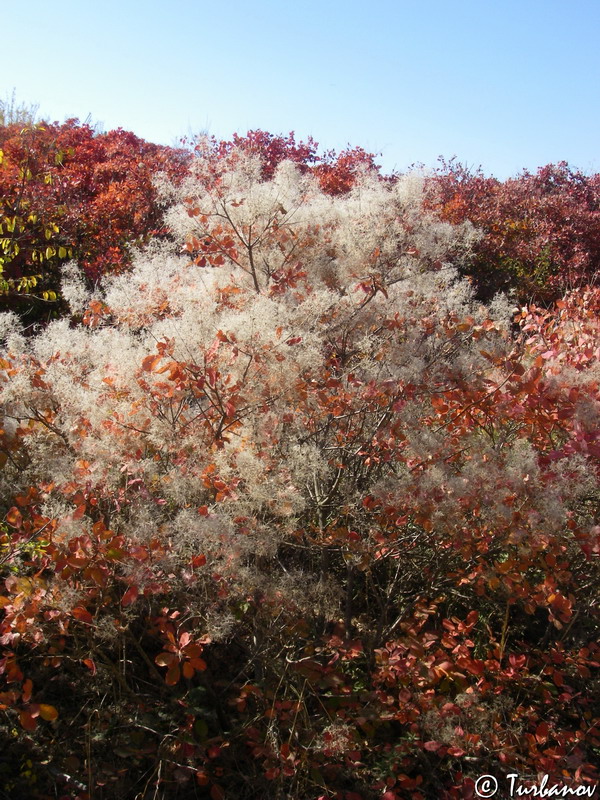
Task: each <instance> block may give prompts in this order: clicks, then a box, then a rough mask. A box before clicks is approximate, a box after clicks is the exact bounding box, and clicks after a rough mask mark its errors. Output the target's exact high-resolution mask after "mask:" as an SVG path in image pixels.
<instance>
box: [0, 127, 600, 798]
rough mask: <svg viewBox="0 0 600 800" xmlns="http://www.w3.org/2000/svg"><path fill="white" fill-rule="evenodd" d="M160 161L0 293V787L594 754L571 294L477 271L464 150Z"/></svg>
mask: <svg viewBox="0 0 600 800" xmlns="http://www.w3.org/2000/svg"><path fill="white" fill-rule="evenodd" d="M71 129H72V130H73V131H75V132H78V135H82V136H83V135H84V134H83V133H82V132H81V130H80V129H79V128H78V127H77V126H71ZM85 135H87V134H85ZM108 136H109V137H110V134H109V135H108ZM128 136H130V135H129V134H122V133H120V134H118V135H116V138H117V140H119V137H121V138H123V137H124V138H123V143H124V144H125V140H126V137H128ZM89 141H90V142H95V141H96V140H95V139H94V138H93V137H91V138H90V140H89ZM131 141H132V142H133V140H131ZM136 142H138V143H139V140H136ZM136 146H137V145H136ZM140 146H141V145H140ZM125 149H127V148H125ZM174 163H175V164H177V165H179V166H178V168H177V169H175V171H174V174H171V175H170V176H169V175H168V174H163V175H162V177H161V178H160V180H158V181H157V182H156V183H155V184H152V190H151V191H152V195H151V201H152V203H155V204H156V205H155V206H152V207H153V208H159V207H160V205H161V204H163V205H164V207H166V208H168V212H167V214H166V217H165V221H164V224H165V227H166V229H167V230H168V236H167V237H163V238H162V239H161V240H158V239H155V240H154V241H152V242H151V243H150V245H149V246H147V247H146V248H145V249H144V250H140V251H137V252H136V253H135V254H134V255H133V257H132V262H131V265H130V267H129V268H128V270H127V272H126V273H122V267H123V266H124V264H123V263H122V262H120V263H119V269H118V270H112V267H107V264H109V263H110V264H111V265H112V262H104V261H102V260H100V261H95V262H93V263H94V264H96V265H97V267H98V269H99V271H100V272H101V273H102V274H103V275H104V279H103V281H102V283H101V285H100V286H98V287H95V288H93V287H90V285H89V281H86V277H85V270H86V269H88V271H89V269H90V264H92V262H85V263H84V264H83V271H78V270H77V269H76V268H75V266H74V265H70V266H69V267H68V268H67V269H66V270H65V271H64V275H63V279H62V280H63V283H62V287H60V289H59V288H57V292H58V291H60V293H61V296H62V298H63V302H64V303H65V304H68V313H66V314H65V315H64V318H63V319H59V320H56V321H54V322H52V323H50V324H48V325H47V326H46V327H45V329H43V330H40V331H39V332H38V333H37V334H36V335H35V336H26V335H24V334H23V331H22V330H21V323H20V321H19V319H18V317H17V316H16V315H14V314H13V315H11V314H9V315H5V316H4V317H3V319H2V331H1V333H2V337H3V340H4V342H5V349H4V352H3V355H2V360H1V361H0V368H1V372H0V381H1V391H2V402H3V415H4V416H3V430H2V434H1V437H2V438H1V459H0V463H1V465H2V468H1V470H0V480H1V482H2V493H3V495H2V496H3V497H4V498H5V499H6V506H5V512H6V513H5V517H4V520H5V521H4V523H3V526H2V529H1V532H0V568H1V569H2V571H3V584H2V585H1V586H2V588H1V591H0V606H1V607H2V619H1V620H0V648H1V657H0V676H1V679H2V681H3V686H2V691H0V709H1V714H2V716H1V717H0V736H1V737H2V738H3V741H4V743H5V747H4V753H5V754H7V755H5V756H4V760H2V756H0V787H2V786H3V791H4V792H5V794H7V795H8V796H11V793H12V796H19V794H20V795H22V796H31V797H40V798H43V797H56V796H57V792H58V793H62V797H64V798H80V800H83V798H88V797H94V798H106V800H108V798H123V800H125V798H127V799H129V798H134V797H164V798H171V797H173V798H192V797H198V798H203V797H207V798H208V797H210V798H212V800H219V798H230V797H231V798H234V797H235V798H240V799H241V800H243V799H244V798H247V799H248V800H249V799H250V798H256V800H258V799H259V798H298V800H301V799H302V800H304V799H306V800H317V798H336V800H371V799H372V798H373V799H374V798H382V800H394V798H417V799H418V798H443V797H446V798H457V799H458V798H462V797H470V796H472V795H473V786H474V780H475V779H476V778H477V777H478V776H479V775H482V774H484V773H488V774H493V775H496V776H497V777H498V778H499V779H501V778H502V776H503V775H506V774H508V773H511V772H513V773H514V772H518V773H519V774H521V775H523V776H524V777H525V776H529V777H531V776H532V775H535V774H536V773H547V774H549V775H550V776H551V777H552V778H553V780H554V782H561V783H569V782H573V783H576V784H578V785H587V784H589V783H590V782H594V781H595V780H597V779H598V775H597V772H596V770H595V767H594V764H595V763H597V760H598V754H599V752H600V733H599V730H598V723H599V717H598V708H597V702H596V698H597V690H598V685H599V675H598V670H599V668H600V648H599V646H598V643H597V632H598V609H597V592H598V580H599V574H598V564H599V560H598V559H599V556H600V527H599V526H598V519H597V513H598V498H599V496H600V495H599V493H598V477H599V473H598V458H599V456H600V441H599V437H600V433H599V428H598V418H599V413H598V412H599V409H600V405H599V399H600V398H599V396H598V393H599V389H598V355H599V338H598V325H599V323H598V310H599V306H600V292H599V291H598V290H595V289H591V288H589V287H588V288H587V289H579V290H573V291H571V292H570V293H567V294H565V295H564V297H563V298H562V299H560V300H559V301H558V302H557V303H556V305H555V306H553V307H552V308H544V307H537V306H534V305H529V306H525V305H524V306H522V307H521V308H520V309H514V308H511V305H510V304H509V303H508V301H507V300H506V299H504V298H502V297H497V298H495V299H494V300H493V301H492V302H488V303H487V304H483V303H481V302H480V301H478V300H477V299H476V298H475V295H474V292H473V288H472V286H471V285H470V283H469V281H468V280H466V279H465V278H464V277H461V272H463V273H466V274H469V273H470V274H471V275H472V276H474V278H475V279H476V280H477V281H478V287H479V289H480V290H481V289H482V287H484V285H485V277H484V274H483V267H482V266H481V267H479V266H477V265H478V264H481V262H479V261H478V259H480V258H482V257H483V256H482V255H481V254H482V253H484V252H490V253H491V252H492V250H493V245H494V241H495V240H493V236H492V234H491V233H490V231H489V230H485V226H484V233H485V235H484V238H483V239H482V238H481V234H480V233H478V231H477V230H476V229H475V228H474V227H473V225H472V224H471V221H470V220H471V218H472V217H473V216H474V211H475V210H478V211H479V212H481V213H483V211H482V208H483V205H484V204H483V203H480V202H474V204H473V206H472V207H470V211H469V212H468V213H467V212H464V210H461V212H460V214H458V212H456V213H457V216H453V213H451V210H450V205H451V204H452V203H453V202H454V203H455V205H456V204H457V203H458V201H457V200H456V196H457V193H458V189H456V186H455V184H456V185H459V186H461V187H466V185H467V184H468V182H469V180H474V179H472V177H469V178H468V180H467V179H466V178H465V180H464V181H462V183H461V181H459V180H458V179H457V175H456V174H455V173H454V174H453V173H452V171H450V172H448V174H446V175H445V176H439V175H438V176H437V177H434V178H432V179H430V180H429V181H425V180H424V179H423V178H421V177H419V176H418V175H408V176H402V177H401V176H395V177H394V178H393V179H385V178H383V177H382V176H381V175H380V174H379V170H378V169H377V167H376V165H375V164H374V162H373V158H372V157H371V156H369V155H368V154H366V153H364V152H363V151H361V150H349V151H347V152H346V153H342V154H341V155H340V156H335V155H334V154H329V155H328V156H326V157H319V156H318V155H317V152H316V145H314V143H312V142H308V143H300V144H297V143H296V142H295V141H294V138H293V136H291V135H290V136H289V137H273V136H271V135H269V134H264V133H262V132H254V133H251V134H249V135H248V136H247V137H245V138H240V137H237V138H236V139H234V141H232V142H228V143H222V142H221V143H219V142H216V141H214V140H210V139H206V140H203V141H201V142H199V143H198V148H197V154H196V157H195V158H194V159H193V161H192V162H191V163H190V165H189V174H188V176H187V177H185V178H184V177H183V170H182V169H180V168H179V167H180V166H181V164H182V162H181V161H180V160H177V159H176V160H175V162H174ZM111 169H113V168H112V167H111ZM163 173H164V171H163ZM564 173H565V170H564V169H563V168H562V167H559V168H557V170H556V174H557V175H560V174H564ZM36 174H37V173H36ZM111 174H112V175H113V176H114V175H115V173H114V171H113V172H112V173H111ZM129 174H130V173H123V175H122V176H121V180H124V181H127V180H130V178H128V177H127V176H128V175H129ZM32 175H33V171H32ZM569 175H572V173H569ZM110 180H111V179H107V181H108V183H107V184H106V186H107V187H108V188H106V191H105V192H104V194H106V195H107V196H110V195H111V190H110V185H111V183H110ZM481 180H483V179H481ZM519 180H520V179H519ZM527 180H530V178H527ZM531 180H532V181H534V180H536V179H534V178H531ZM540 180H541V178H540ZM565 180H566V182H567V184H569V181H570V180H571V178H569V177H567V178H565ZM432 181H433V182H434V184H435V181H437V182H438V184H439V185H437V186H436V185H433V187H432ZM48 185H52V184H48ZM569 185H570V184H569ZM494 186H495V184H489V186H488V187H487V188H486V187H485V186H484V187H483V188H482V189H481V191H482V192H484V193H485V192H488V193H491V194H493V193H494V192H496V189H495V188H494ZM448 187H450V188H448ZM490 187H491V188H490ZM434 190H435V191H434ZM65 191H67V188H65ZM69 191H73V188H72V187H71V188H69ZM148 191H150V189H148ZM443 191H446V192H447V196H446V195H443ZM436 192H437V194H436ZM540 192H541V195H543V194H544V192H543V191H542V190H540ZM530 195H532V193H531V192H530ZM148 197H150V195H148ZM432 198H433V199H432ZM440 198H442V199H440ZM532 202H533V201H532ZM573 202H574V203H575V204H577V203H578V202H579V201H578V200H574V201H573ZM582 202H583V201H582ZM590 202H591V201H590ZM148 203H150V200H148ZM550 205H551V203H550V202H548V203H546V204H545V205H544V203H542V201H541V200H540V202H539V204H538V206H536V209H537V210H536V211H535V213H538V212H539V208H541V207H542V206H543V207H544V208H545V209H546V211H547V212H548V217H550V216H551V215H550V212H549V211H548V208H549V206H550ZM149 207H150V206H149V205H146V206H145V208H146V209H147V208H149ZM514 210H515V205H514V204H513V206H512V212H513V213H514ZM592 210H593V209H592ZM40 213H41V212H40ZM115 213H116V212H115ZM490 213H491V212H490ZM532 213H533V212H532ZM540 213H541V212H540ZM582 213H583V212H582ZM590 213H592V211H590ZM51 216H52V215H50V217H51ZM66 219H67V217H66V215H65V216H64V217H63V218H62V222H63V224H62V227H61V226H60V225H58V223H57V226H58V227H59V232H56V235H57V236H58V235H62V234H60V232H61V231H64V230H66V228H65V220H66ZM95 219H96V223H95V224H98V225H100V224H101V223H100V222H98V220H99V219H100V217H97V218H95ZM145 219H147V217H145ZM473 221H475V222H480V223H481V219H473ZM500 222H501V223H502V224H504V221H503V219H502V220H500ZM32 224H33V223H32ZM90 224H91V223H90ZM152 224H153V225H160V224H162V223H160V222H158V221H157V220H153V223H152ZM506 224H508V223H506ZM556 224H557V225H558V223H556ZM92 227H93V226H92ZM93 230H95V229H93ZM115 230H116V231H118V236H119V237H120V238H117V239H115V241H118V242H119V247H123V243H124V242H125V241H127V228H126V225H125V219H123V220H122V223H119V225H116V227H115ZM146 230H147V229H146V228H144V231H146ZM44 235H45V234H44ZM115 235H116V234H115ZM140 235H141V234H140V231H139V230H138V229H135V230H134V229H132V232H131V239H132V240H133V239H137V238H139V237H140ZM82 236H83V238H82V240H81V243H80V246H81V247H82V248H84V251H85V252H92V251H91V250H90V249H89V248H91V247H92V243H93V242H95V241H99V239H95V238H94V236H93V235H91V237H90V244H89V245H87V244H86V242H87V239H86V236H85V235H83V234H82ZM540 236H541V234H540ZM558 236H559V233H557V237H558ZM549 238H550V243H551V244H554V243H555V239H554V238H553V236H550V234H549ZM32 241H33V239H32ZM590 241H591V239H590ZM62 246H64V247H66V246H67V245H66V243H65V244H63V245H62ZM72 246H75V245H72ZM536 246H537V245H536ZM486 247H487V248H488V250H487V251H486V250H485V248H486ZM31 248H32V251H33V248H34V245H33V244H32V245H31ZM85 248H88V249H87V250H86V249H85ZM591 249H592V245H591V244H590V252H591ZM99 252H100V251H99ZM121 252H125V251H124V250H122V251H121ZM532 252H533V251H532ZM553 252H554V251H553ZM102 253H105V251H102ZM127 253H129V251H127ZM515 253H517V251H515ZM519 253H520V251H519ZM556 253H562V254H563V255H562V256H561V257H564V258H565V259H566V260H565V261H564V265H565V269H571V266H573V265H574V263H575V262H574V260H573V259H574V258H575V257H574V256H573V251H572V250H569V249H568V248H567V247H566V246H565V248H563V249H562V250H561V249H560V248H559V247H558V244H556ZM518 257H519V258H522V261H521V262H520V263H522V264H523V265H524V266H523V270H524V272H523V275H524V274H525V273H526V272H527V270H530V266H528V264H529V263H530V262H528V261H527V259H526V258H525V256H521V255H518ZM98 258H101V256H100V255H98ZM491 258H492V256H491V255H490V259H491ZM515 258H517V255H515ZM552 258H553V259H554V258H556V259H558V258H559V256H558V255H556V256H555V255H552ZM569 259H570V260H569ZM490 263H491V262H490ZM553 263H555V262H553ZM556 263H558V262H556ZM561 263H562V262H561ZM577 263H580V262H577ZM581 263H583V262H581ZM592 264H593V262H592V260H591V256H590V260H589V262H586V265H585V267H581V273H580V277H581V278H582V279H583V277H584V276H588V277H591V270H592V268H593V266H592ZM473 265H475V267H474V266H473ZM569 265H571V266H569ZM496 267H497V265H496V264H494V269H495V268H496ZM573 269H575V267H574V266H573ZM478 270H479V271H478ZM586 270H587V272H586ZM119 272H121V273H122V274H116V273H119ZM111 273H113V274H111ZM491 274H492V275H493V276H494V275H495V274H496V273H495V272H492V273H491ZM565 274H567V273H565ZM569 274H570V273H569ZM511 275H512V276H513V278H514V280H515V281H517V283H516V284H514V285H515V286H516V288H517V289H519V290H522V289H523V290H524V289H528V288H529V287H530V286H533V285H534V284H535V275H534V274H533V273H531V270H530V272H529V273H527V276H528V277H527V278H526V279H525V278H523V276H522V275H521V274H520V273H519V272H518V270H514V271H513V272H512V273H511ZM568 280H571V278H569V279H568ZM495 281H496V278H495V277H492V278H490V286H494V285H495ZM518 281H521V283H518ZM555 286H559V284H558V283H555ZM488 293H489V292H488ZM481 294H482V295H485V294H486V292H484V291H481Z"/></svg>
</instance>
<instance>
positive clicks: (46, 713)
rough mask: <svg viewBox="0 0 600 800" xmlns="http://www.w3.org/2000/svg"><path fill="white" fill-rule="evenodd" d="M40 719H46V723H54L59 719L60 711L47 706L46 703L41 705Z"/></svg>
mask: <svg viewBox="0 0 600 800" xmlns="http://www.w3.org/2000/svg"><path fill="white" fill-rule="evenodd" d="M40 717H41V718H42V719H45V720H46V722H54V720H55V719H58V711H57V710H56V709H55V708H54V706H47V705H46V704H45V703H40Z"/></svg>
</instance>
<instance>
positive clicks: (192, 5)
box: [0, 0, 600, 178]
mask: <svg viewBox="0 0 600 800" xmlns="http://www.w3.org/2000/svg"><path fill="white" fill-rule="evenodd" d="M0 10H1V12H2V29H3V36H2V48H1V53H2V67H1V70H0V97H3V98H4V99H6V98H7V97H9V96H10V94H11V93H12V90H13V89H15V91H16V97H17V100H18V101H21V102H26V103H28V104H30V103H31V104H33V103H38V104H39V106H40V115H42V116H44V117H46V118H49V119H51V120H54V119H56V120H60V121H62V120H64V119H65V118H67V117H70V116H73V117H79V118H80V119H81V120H84V119H86V117H88V115H91V119H92V121H93V122H100V123H101V124H102V127H103V129H104V130H109V129H111V128H116V127H121V128H124V129H126V130H131V131H133V132H134V133H136V134H138V136H141V137H143V138H145V139H148V140H150V141H153V142H160V143H164V144H174V143H175V142H176V140H177V139H178V138H180V137H181V136H183V135H185V134H189V133H197V132H200V131H207V132H208V133H211V134H214V135H215V136H217V137H219V138H230V136H231V134H232V133H233V132H234V131H237V132H239V133H245V132H246V131H247V130H249V129H252V128H262V129H263V130H267V131H270V132H272V133H288V132H289V131H291V130H293V131H295V132H296V137H297V138H305V137H307V136H309V135H312V136H313V137H314V138H315V139H316V141H318V142H319V143H320V145H321V147H323V148H325V149H329V148H336V149H341V148H343V147H345V146H346V145H347V144H351V145H360V146H362V147H364V148H365V149H367V150H370V151H374V152H380V153H382V157H381V158H380V159H379V163H381V164H382V165H383V167H384V170H385V171H391V170H392V169H394V168H396V169H399V170H403V169H406V168H407V167H408V166H409V165H411V164H413V163H415V162H422V163H424V164H425V165H426V166H434V165H435V162H436V160H437V157H438V156H440V155H443V156H444V157H446V158H450V157H452V156H456V157H457V158H458V160H459V161H461V162H463V163H466V164H468V165H469V166H471V167H477V166H481V167H482V168H483V170H484V172H486V173H487V174H494V175H496V177H498V178H506V177H508V176H510V175H514V174H516V173H517V172H519V171H520V170H521V169H523V168H527V169H529V170H535V169H536V167H538V166H542V165H544V164H547V163H550V162H556V161H560V160H566V161H568V162H569V163H570V164H571V165H572V166H575V167H578V168H580V169H582V170H584V171H585V172H600V154H599V149H600V102H599V101H600V0H395V1H394V0H371V2H370V3H368V2H366V0H361V2H355V0H331V1H330V2H328V0H321V2H317V1H316V0H304V1H303V2H295V3H294V2H286V0H278V2H272V1H271V0H252V1H250V2H244V0H226V2H224V3H222V4H221V3H218V2H214V0H213V2H206V1H205V0H185V1H184V0H161V2H157V0H120V1H119V0H98V2H95V3H94V2H86V0H52V1H51V0H26V2H23V0H3V1H2V2H0Z"/></svg>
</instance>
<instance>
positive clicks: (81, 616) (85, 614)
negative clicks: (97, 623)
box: [71, 606, 94, 625]
mask: <svg viewBox="0 0 600 800" xmlns="http://www.w3.org/2000/svg"><path fill="white" fill-rule="evenodd" d="M71 614H72V615H73V616H74V617H75V619H78V620H79V621H80V622H87V623H88V625H91V624H92V622H93V621H94V618H93V617H92V615H91V614H90V612H89V611H88V610H87V608H83V606H75V608H74V609H73V610H72V611H71Z"/></svg>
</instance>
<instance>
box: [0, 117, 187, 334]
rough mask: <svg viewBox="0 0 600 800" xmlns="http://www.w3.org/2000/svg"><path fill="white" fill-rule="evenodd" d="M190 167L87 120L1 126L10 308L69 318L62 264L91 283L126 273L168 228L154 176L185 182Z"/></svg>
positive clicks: (0, 180) (1, 220)
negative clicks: (73, 266)
mask: <svg viewBox="0 0 600 800" xmlns="http://www.w3.org/2000/svg"><path fill="white" fill-rule="evenodd" d="M187 160H188V155H187V154H186V153H185V152H184V151H177V150H174V149H172V148H168V147H162V146H159V145H154V144H150V143H148V142H145V141H144V140H143V139H140V138H138V137H137V136H135V135H134V134H132V133H128V132H126V131H123V130H116V131H110V132H109V133H105V134H96V133H95V131H94V129H93V128H91V127H90V126H89V125H82V124H79V123H78V121H77V120H69V121H67V122H66V123H63V124H61V125H59V124H57V123H54V124H51V123H46V122H42V123H39V124H33V123H32V124H28V125H26V126H25V127H23V126H22V125H20V124H17V123H15V124H12V125H7V126H4V127H2V126H0V292H1V293H2V298H1V299H2V300H3V306H4V308H11V309H16V310H19V311H21V312H22V313H23V312H24V310H27V312H28V315H29V317H30V318H31V315H32V312H36V313H37V314H38V315H39V316H44V312H46V314H45V316H46V318H48V317H49V316H50V314H51V313H52V311H56V310H60V309H61V306H60V266H61V264H64V263H66V262H67V261H68V260H70V259H77V261H78V263H79V265H80V267H81V269H82V270H83V271H84V273H85V274H86V276H87V278H88V280H89V281H90V282H93V281H95V280H97V279H98V278H99V277H100V276H102V275H107V274H110V273H112V272H118V271H121V270H123V269H124V268H126V267H127V265H128V264H129V263H130V258H131V255H130V250H131V247H132V246H133V245H136V244H137V245H139V244H141V243H143V242H145V241H146V240H147V239H148V238H149V237H150V235H151V234H152V232H153V231H156V230H157V229H159V228H160V227H161V220H162V213H163V211H162V209H161V208H160V205H159V204H158V202H157V196H156V190H155V188H154V177H155V176H156V174H157V173H159V172H165V173H167V174H168V175H169V176H170V178H171V179H172V180H177V178H178V176H181V175H183V173H184V172H185V171H186V163H187ZM32 301H33V302H32ZM48 312H49V313H48ZM55 316H56V314H55ZM30 321H31V319H30Z"/></svg>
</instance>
